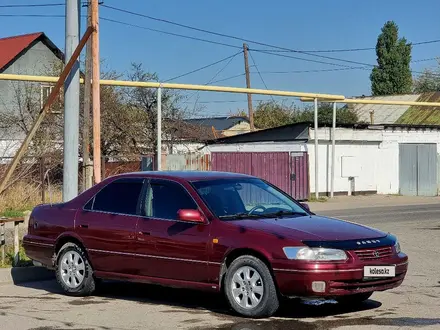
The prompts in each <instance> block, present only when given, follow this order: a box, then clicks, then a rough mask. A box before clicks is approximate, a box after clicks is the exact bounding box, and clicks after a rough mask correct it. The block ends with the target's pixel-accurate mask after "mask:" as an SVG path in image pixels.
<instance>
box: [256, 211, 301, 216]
mask: <svg viewBox="0 0 440 330" xmlns="http://www.w3.org/2000/svg"><path fill="white" fill-rule="evenodd" d="M287 215H307V213H305V212H295V211H278V212H275V213H266V214H264V216H265V217H268V218H273V217H276V218H278V217H282V216H287Z"/></svg>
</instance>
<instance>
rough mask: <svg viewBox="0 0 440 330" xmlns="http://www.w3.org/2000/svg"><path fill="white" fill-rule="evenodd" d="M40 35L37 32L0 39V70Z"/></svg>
mask: <svg viewBox="0 0 440 330" xmlns="http://www.w3.org/2000/svg"><path fill="white" fill-rule="evenodd" d="M42 35H43V33H42V32H38V33H31V34H25V35H21V36H14V37H8V38H2V39H0V70H1V69H2V68H3V67H4V66H6V65H7V64H9V62H11V61H12V60H13V59H14V58H15V57H17V56H18V55H19V54H20V53H21V52H22V51H24V50H25V49H26V48H27V47H29V45H30V44H31V43H32V42H34V41H35V40H37V39H38V38H39V37H41V36H42Z"/></svg>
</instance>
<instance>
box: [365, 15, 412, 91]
mask: <svg viewBox="0 0 440 330" xmlns="http://www.w3.org/2000/svg"><path fill="white" fill-rule="evenodd" d="M398 32H399V28H398V26H397V25H396V23H394V22H393V21H388V22H386V23H385V25H384V26H383V28H382V33H381V34H380V35H379V37H378V38H377V44H376V55H377V64H378V65H377V66H376V67H374V68H373V70H372V72H371V75H370V80H371V91H372V94H373V95H393V94H407V93H411V87H412V76H411V69H410V62H411V49H412V46H411V44H410V43H407V42H406V39H405V38H400V39H399V38H398Z"/></svg>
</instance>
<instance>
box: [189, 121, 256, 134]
mask: <svg viewBox="0 0 440 330" xmlns="http://www.w3.org/2000/svg"><path fill="white" fill-rule="evenodd" d="M185 122H186V123H188V124H190V125H192V126H195V127H204V128H208V129H210V130H211V132H212V134H213V136H214V137H215V138H217V137H222V136H233V135H237V134H243V133H248V132H250V131H251V126H250V123H249V119H248V118H246V117H240V116H230V117H208V118H195V119H187V120H186V121H185Z"/></svg>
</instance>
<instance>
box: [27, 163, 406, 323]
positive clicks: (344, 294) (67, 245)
mask: <svg viewBox="0 0 440 330" xmlns="http://www.w3.org/2000/svg"><path fill="white" fill-rule="evenodd" d="M23 243H24V247H25V250H26V254H27V255H28V256H29V257H30V258H31V259H33V260H35V261H37V262H39V263H41V264H43V265H45V266H46V267H48V268H51V269H54V270H55V271H56V277H57V279H58V282H59V284H60V285H61V287H62V288H63V289H64V291H65V292H66V293H67V294H70V295H76V296H83V295H90V294H92V293H93V291H94V290H95V283H96V280H97V279H117V280H130V281H137V282H147V283H153V284H160V285H165V286H174V287H185V288H192V289H200V290H208V291H222V292H224V294H225V296H226V298H227V300H228V302H229V304H230V306H231V307H232V309H233V310H235V311H236V312H238V313H239V314H241V315H243V316H248V317H268V316H270V315H272V314H273V313H274V312H275V311H276V310H277V309H278V306H279V301H280V298H281V297H297V298H317V299H320V298H321V299H327V298H331V299H336V300H338V301H340V302H345V303H356V302H361V301H364V300H366V299H368V298H369V297H370V296H371V294H372V293H373V292H374V291H384V290H388V289H392V288H395V287H397V286H399V285H400V284H401V283H402V281H403V280H404V277H405V275H406V272H407V267H408V257H407V256H406V255H405V254H404V253H402V252H401V250H400V246H399V243H398V241H397V239H396V237H394V236H393V235H391V234H388V233H384V232H381V231H378V230H376V229H372V228H368V227H365V226H361V225H358V224H354V223H351V222H346V221H342V220H337V219H331V218H325V217H321V216H317V215H315V214H314V213H312V212H310V211H309V209H308V207H307V206H306V205H303V204H300V203H299V202H297V201H295V200H294V199H292V198H291V197H290V196H289V195H287V194H286V193H284V192H283V191H281V190H280V189H278V188H277V187H275V186H273V185H271V184H269V183H267V182H265V181H263V180H261V179H259V178H256V177H252V176H247V175H242V174H235V173H222V172H195V171H191V172H140V173H130V174H124V175H118V176H115V177H111V178H108V179H106V180H105V181H103V182H102V183H100V184H98V185H96V186H94V187H93V188H91V189H89V190H87V191H85V192H84V193H82V194H81V195H79V196H78V197H76V198H75V199H73V200H71V201H69V202H67V203H62V204H54V205H41V206H38V207H36V208H35V209H34V210H33V212H32V215H31V218H30V221H29V232H28V234H27V235H26V236H25V237H24V242H23Z"/></svg>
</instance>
